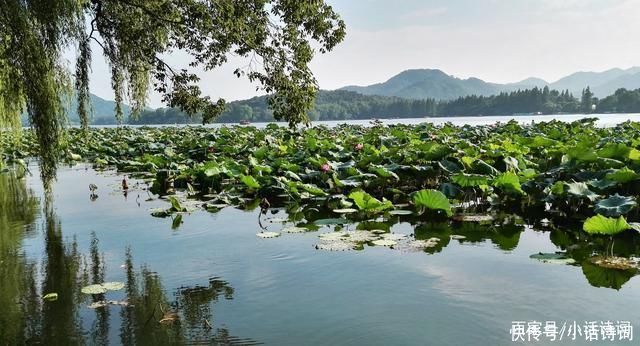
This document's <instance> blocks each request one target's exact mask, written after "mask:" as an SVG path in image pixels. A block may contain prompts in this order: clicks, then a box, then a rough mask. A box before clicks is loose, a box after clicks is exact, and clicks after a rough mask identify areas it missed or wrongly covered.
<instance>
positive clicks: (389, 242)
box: [371, 239, 398, 246]
mask: <svg viewBox="0 0 640 346" xmlns="http://www.w3.org/2000/svg"><path fill="white" fill-rule="evenodd" d="M371 243H372V244H374V245H378V246H394V245H396V244H398V242H397V241H395V240H390V239H378V240H374V241H372V242H371Z"/></svg>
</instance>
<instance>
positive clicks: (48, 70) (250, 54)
mask: <svg viewBox="0 0 640 346" xmlns="http://www.w3.org/2000/svg"><path fill="white" fill-rule="evenodd" d="M344 35H345V25H344V22H343V21H342V20H341V19H340V17H339V16H338V15H337V14H336V13H335V12H334V11H333V9H332V8H331V6H329V5H327V4H325V3H324V1H322V0H304V1H300V0H0V127H4V128H6V127H13V128H17V127H19V126H20V116H21V114H23V112H25V111H26V112H27V114H28V116H29V120H30V123H31V125H32V127H33V128H34V130H35V132H36V133H37V136H38V141H39V145H40V159H41V168H42V170H41V172H42V178H43V180H44V181H45V184H48V182H49V181H50V180H51V179H52V178H55V169H56V160H57V158H58V157H59V151H60V144H61V138H62V135H63V133H64V124H65V118H66V117H65V114H64V109H65V107H64V106H65V103H66V102H67V101H68V100H67V97H68V95H71V94H72V91H73V89H75V95H76V97H77V98H78V113H79V115H80V119H81V123H82V126H83V127H85V128H86V127H87V126H88V122H89V111H90V105H89V76H90V69H91V60H92V58H93V57H94V54H100V53H101V54H102V55H103V56H104V58H105V60H106V61H107V63H108V65H109V67H110V71H111V86H112V88H113V91H114V94H115V101H116V106H115V114H116V117H117V119H118V120H119V121H122V120H123V113H122V109H121V105H122V103H123V102H124V100H125V99H126V100H127V101H128V102H129V103H130V104H131V107H132V113H133V116H136V115H137V114H139V112H140V111H141V110H142V109H143V108H144V104H145V99H146V96H147V94H148V92H149V91H150V89H151V88H153V89H154V90H156V91H157V92H159V93H161V94H162V95H163V101H164V102H165V103H166V104H167V105H168V106H170V107H176V108H180V109H181V110H183V111H185V112H187V113H188V114H191V115H194V114H199V115H201V116H202V119H203V121H204V122H210V121H212V120H213V119H214V118H215V117H216V116H218V115H219V114H220V113H222V112H223V111H224V107H225V102H224V100H223V99H211V98H210V97H209V96H206V95H203V94H202V92H201V90H200V88H199V87H198V81H199V77H198V76H197V75H196V74H195V73H194V69H195V68H200V69H204V70H212V69H215V68H217V67H219V66H221V65H222V64H224V63H226V62H227V58H228V56H229V55H232V54H233V55H236V56H241V57H245V58H247V59H248V60H249V61H250V63H249V64H248V65H247V66H245V67H239V68H238V69H236V70H235V72H234V73H235V74H236V75H237V76H238V77H242V76H244V77H247V78H248V79H249V80H250V81H252V82H255V83H256V84H257V85H258V87H259V88H262V89H263V90H264V91H266V92H267V93H268V94H270V95H271V96H270V98H269V105H270V106H271V108H272V109H273V113H274V117H275V118H276V119H279V120H286V121H288V122H289V124H290V125H292V126H293V125H296V124H300V123H308V119H307V117H306V113H307V110H308V109H309V108H310V107H311V105H312V104H313V99H314V96H315V93H316V91H317V83H316V80H315V78H314V77H313V74H312V73H311V71H310V69H309V67H308V65H309V63H310V61H311V59H312V57H313V55H314V53H315V52H316V51H319V52H321V53H325V52H327V51H330V50H331V49H332V48H333V47H334V46H335V45H336V44H338V43H339V42H340V41H342V39H343V38H344ZM92 48H94V50H97V49H99V50H100V52H92ZM96 48H97V49H96ZM69 49H75V50H76V52H77V55H76V56H77V59H76V61H75V64H74V65H75V68H74V69H73V71H71V70H70V69H69V68H68V66H67V65H66V64H65V63H64V59H63V55H64V53H65V52H67V51H68V50H69ZM176 51H178V52H181V53H187V54H188V56H189V57H190V61H189V62H188V68H180V69H178V68H176V67H172V66H170V65H169V64H168V63H166V57H167V56H168V55H169V54H171V53H172V52H176Z"/></svg>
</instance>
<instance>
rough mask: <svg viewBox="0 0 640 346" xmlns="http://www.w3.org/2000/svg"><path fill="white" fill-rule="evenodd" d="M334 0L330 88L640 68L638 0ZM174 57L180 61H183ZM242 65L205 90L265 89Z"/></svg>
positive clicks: (322, 74)
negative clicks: (406, 76) (437, 75)
mask: <svg viewBox="0 0 640 346" xmlns="http://www.w3.org/2000/svg"><path fill="white" fill-rule="evenodd" d="M328 2H329V3H330V4H332V5H333V6H334V9H335V10H336V11H337V12H338V13H340V14H341V15H342V17H343V19H344V20H345V22H346V23H347V38H346V39H345V41H344V42H343V43H342V44H340V45H339V46H338V47H337V48H336V49H335V50H334V51H333V52H330V53H328V54H326V55H318V56H317V57H316V58H315V59H314V61H313V63H312V69H313V71H314V73H315V75H316V77H317V79H318V82H319V84H320V87H321V88H323V89H335V88H339V87H341V86H344V85H350V84H356V85H366V84H372V83H377V82H382V81H384V80H386V79H388V78H389V77H391V76H393V75H395V74H397V73H399V72H401V71H402V70H405V69H409V68H439V69H441V70H443V71H445V72H446V73H448V74H451V75H454V76H456V77H460V78H468V77H471V76H473V77H478V78H481V79H483V80H486V81H490V82H499V83H505V82H515V81H519V80H522V79H525V78H527V77H532V76H533V77H539V78H543V79H546V80H548V81H555V80H557V79H559V78H560V77H563V76H565V75H567V74H570V73H573V72H576V71H603V70H607V69H610V68H614V67H620V68H628V67H631V66H635V65H640V39H638V37H640V22H639V21H638V18H640V1H638V0H475V1H474V0H430V1H418V0H396V1H391V0H329V1H328ZM95 51H98V50H97V49H95ZM170 60H173V61H174V62H175V63H176V64H178V65H179V64H180V63H181V60H182V59H181V57H179V56H175V57H172V58H171V59H170ZM242 65H244V61H242V60H241V59H236V58H232V59H230V61H229V63H228V64H227V65H226V66H223V67H222V68H220V69H219V70H217V71H213V72H206V73H203V74H202V76H203V81H202V83H201V86H202V88H203V90H204V91H205V92H206V93H207V94H209V95H211V96H212V97H213V98H216V97H224V98H227V99H228V100H235V99H243V98H248V97H252V96H255V95H257V94H259V92H256V90H255V85H251V84H249V83H248V82H246V81H245V80H238V79H237V78H235V76H233V73H232V71H233V70H234V69H235V68H236V67H238V66H242ZM107 76H108V70H107V68H106V66H105V64H104V62H102V61H101V59H99V58H97V57H96V58H95V59H94V73H93V81H92V92H94V93H96V94H97V95H99V96H102V97H105V98H108V99H112V93H111V92H110V90H109V79H108V77H107ZM149 101H150V102H149V103H150V105H151V106H153V107H158V106H161V104H160V102H159V97H158V95H154V94H151V95H150V96H149Z"/></svg>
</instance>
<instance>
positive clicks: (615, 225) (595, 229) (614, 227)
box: [582, 215, 631, 235]
mask: <svg viewBox="0 0 640 346" xmlns="http://www.w3.org/2000/svg"><path fill="white" fill-rule="evenodd" d="M629 228H631V226H630V225H629V224H628V223H627V220H625V218H624V217H623V216H620V217H619V218H617V219H614V218H610V217H606V216H602V215H596V216H593V217H590V218H588V219H587V220H586V221H585V222H584V225H582V229H583V230H584V231H585V232H587V233H592V234H605V235H614V234H617V233H620V232H622V231H625V230H627V229H629Z"/></svg>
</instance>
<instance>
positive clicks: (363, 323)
mask: <svg viewBox="0 0 640 346" xmlns="http://www.w3.org/2000/svg"><path fill="white" fill-rule="evenodd" d="M612 117H619V118H615V120H612V119H613V118H607V119H608V120H604V121H605V123H602V126H606V121H620V120H621V119H622V118H624V117H628V116H626V115H625V116H619V115H615V116H612ZM636 117H637V116H636ZM488 118H489V117H487V118H482V119H476V120H475V121H479V122H480V121H485V120H488ZM540 118H541V117H535V119H536V120H538V119H540ZM500 119H501V120H500V121H506V120H508V119H506V118H500ZM518 119H519V120H522V121H525V122H528V121H530V119H531V117H522V118H518ZM636 119H637V118H636ZM443 120H444V119H443ZM448 120H451V119H448ZM456 120H461V121H462V119H456ZM420 121H424V119H420ZM488 121H490V120H488ZM492 121H497V120H496V119H493V120H492ZM30 170H31V172H32V175H31V176H27V177H26V178H23V179H18V178H17V177H16V176H15V175H14V174H12V173H5V174H0V304H2V307H3V309H2V310H3V313H2V314H0V340H1V341H2V343H3V344H24V343H29V344H31V343H41V344H49V345H56V344H64V345H70V344H113V345H117V344H126V345H128V344H149V345H158V344H223V345H227V344H229V345H254V344H266V345H363V344H364V345H511V344H513V342H512V338H514V336H517V329H515V328H516V327H517V326H519V325H520V324H518V323H519V321H521V323H524V325H525V328H529V330H530V331H531V330H532V329H531V328H533V327H530V326H535V325H536V324H535V323H536V322H540V323H541V324H542V326H543V328H544V327H545V326H551V325H552V324H551V322H555V323H556V325H557V327H558V333H557V334H556V335H555V336H556V338H557V340H556V341H552V340H551V338H550V337H549V336H547V335H544V334H543V335H538V337H539V341H537V342H534V343H535V344H541V345H544V344H549V345H555V344H568V345H583V344H594V343H593V342H587V341H586V335H587V331H588V330H590V329H588V327H587V326H585V324H587V325H588V323H589V322H593V323H594V324H595V325H596V326H597V327H598V329H597V331H598V332H597V333H596V334H597V336H598V337H599V339H598V340H602V338H603V337H604V336H605V334H600V331H601V330H605V329H602V327H603V326H609V325H611V326H616V327H617V328H618V329H615V328H614V334H615V336H614V337H615V341H607V342H605V343H604V344H634V343H635V342H636V340H637V338H635V337H634V335H633V333H632V334H631V335H630V337H633V340H632V341H630V340H620V337H621V335H622V334H621V333H622V331H623V329H622V328H623V327H624V325H625V324H624V323H626V322H628V323H630V324H631V325H632V326H634V327H637V326H640V315H639V314H638V311H640V280H639V279H638V278H636V277H634V276H635V274H636V271H635V270H618V269H607V268H602V267H598V266H595V265H593V264H591V263H590V262H588V261H581V260H578V261H576V262H575V263H571V262H572V261H565V260H556V261H554V260H549V261H546V262H545V261H539V260H536V259H535V258H531V257H530V256H531V255H535V254H539V253H554V252H556V251H562V252H565V253H568V254H570V257H571V258H577V259H581V258H585V257H588V256H590V254H591V253H593V252H599V253H602V252H603V251H605V250H604V249H605V248H606V247H608V246H609V243H608V242H607V241H606V239H605V240H603V241H599V240H596V239H595V238H581V237H580V236H577V235H576V233H570V232H564V231H562V229H561V227H579V226H556V225H553V224H550V223H549V222H548V220H546V219H538V218H536V217H533V216H527V215H509V214H503V215H500V216H499V217H498V218H496V219H495V220H489V221H484V222H458V221H451V222H449V221H447V222H434V223H429V222H427V223H416V222H415V220H414V219H412V218H410V217H405V216H401V215H397V216H392V217H388V218H384V219H381V218H378V219H375V220H370V221H366V222H360V223H359V224H351V225H345V226H344V227H343V228H341V227H339V226H336V225H325V226H321V227H319V229H318V230H315V231H313V232H304V233H283V234H282V236H280V237H277V238H272V239H262V238H260V237H257V236H256V235H257V233H258V232H260V231H261V228H260V224H262V225H264V226H265V227H266V228H267V229H268V230H281V229H283V228H286V227H291V226H293V225H295V223H296V221H297V220H300V217H301V216H300V215H297V213H298V212H297V211H295V210H285V209H284V208H272V209H271V210H270V211H269V212H268V213H267V214H266V215H260V213H259V209H257V208H256V206H253V207H247V208H244V209H238V208H234V207H225V208H222V209H221V210H220V211H217V212H215V213H212V212H207V211H204V210H196V211H193V212H191V213H189V214H187V215H184V217H183V219H182V223H181V224H180V222H178V224H175V222H172V219H171V218H156V217H152V216H151V215H150V214H151V210H152V209H154V208H162V207H166V206H167V204H168V203H167V202H166V201H164V200H162V199H159V198H158V196H155V195H153V194H150V193H148V192H147V190H146V184H145V183H144V182H142V181H136V180H133V179H131V180H130V181H129V186H130V189H129V192H128V193H126V194H123V192H122V189H121V181H122V175H119V174H117V173H115V172H113V171H103V172H96V171H94V170H93V169H92V168H91V166H90V165H86V164H77V165H74V166H67V167H63V168H61V169H60V171H59V172H58V180H57V182H56V183H55V186H54V189H53V191H54V193H53V195H52V196H50V198H49V199H47V198H45V193H44V191H43V188H42V185H41V183H40V179H39V178H38V174H39V173H38V169H37V166H35V165H33V164H31V165H30ZM90 184H95V185H96V186H97V190H96V193H95V194H94V195H92V194H91V192H90V191H89V185H90ZM47 201H49V202H52V203H47ZM197 203H199V202H197V201H194V205H195V204H197ZM570 225H571V224H570ZM338 228H341V230H340V231H342V232H346V233H350V234H354V235H355V234H356V232H357V230H359V229H379V228H381V229H386V228H388V229H389V230H390V231H391V233H392V234H394V235H395V236H396V237H397V238H398V239H403V238H404V239H419V240H429V239H434V238H436V239H438V246H436V247H433V248H428V249H424V250H422V249H414V248H412V247H410V246H406V245H404V243H402V242H401V245H399V246H394V247H386V246H370V245H367V244H365V245H364V246H363V247H362V248H361V249H360V250H351V251H323V250H321V249H317V246H316V245H317V244H318V240H319V235H321V234H325V233H329V232H332V231H333V230H337V229H338ZM638 238H640V236H638V235H636V234H634V235H628V236H627V238H625V239H624V240H625V241H624V242H622V244H620V242H616V244H615V246H616V251H617V253H619V254H624V255H625V256H628V257H637V256H638V255H639V254H640V240H639V239H638ZM555 262H558V263H555ZM101 282H113V283H115V284H113V285H111V286H114V287H115V288H113V289H105V290H106V292H103V293H100V294H95V295H91V294H84V293H82V291H83V288H86V286H87V285H89V284H93V283H101ZM118 283H123V284H124V288H123V287H117V286H118ZM48 293H56V294H57V299H54V298H52V299H51V300H43V298H42V297H43V296H44V295H45V294H48ZM574 322H575V323H576V324H575V326H574ZM572 326H573V335H572V330H571V327H572ZM576 327H579V328H580V329H579V330H578V329H577V328H576ZM545 330H547V331H550V330H551V329H545ZM530 335H531V334H529V336H526V335H523V337H524V338H525V339H526V338H528V337H530ZM607 335H608V334H607ZM573 338H575V340H573ZM560 339H562V340H560ZM596 344H597V343H596Z"/></svg>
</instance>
